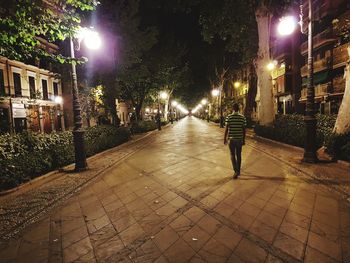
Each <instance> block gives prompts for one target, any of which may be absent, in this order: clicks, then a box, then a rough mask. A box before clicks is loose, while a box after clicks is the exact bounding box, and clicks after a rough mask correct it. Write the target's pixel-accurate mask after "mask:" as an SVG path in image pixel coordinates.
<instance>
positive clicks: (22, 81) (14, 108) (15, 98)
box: [0, 57, 65, 133]
mask: <svg viewBox="0 0 350 263" xmlns="http://www.w3.org/2000/svg"><path fill="white" fill-rule="evenodd" d="M61 98H62V90H61V79H60V77H59V75H58V74H55V73H53V72H52V71H50V70H47V69H43V68H39V67H37V66H32V65H28V64H25V63H22V62H19V61H14V60H9V59H7V58H5V57H0V132H21V131H23V130H31V131H35V132H45V133H49V132H52V131H62V130H64V129H65V125H64V120H63V118H62V111H63V104H62V99H61Z"/></svg>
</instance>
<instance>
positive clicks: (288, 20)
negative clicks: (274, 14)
mask: <svg viewBox="0 0 350 263" xmlns="http://www.w3.org/2000/svg"><path fill="white" fill-rule="evenodd" d="M297 24H298V22H297V20H296V19H295V18H294V17H293V16H285V17H282V18H281V19H280V22H279V23H278V26H277V32H278V34H279V35H281V36H288V35H290V34H292V33H293V32H294V30H295V29H296V27H297Z"/></svg>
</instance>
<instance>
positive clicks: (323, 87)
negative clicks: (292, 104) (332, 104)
mask: <svg viewBox="0 0 350 263" xmlns="http://www.w3.org/2000/svg"><path fill="white" fill-rule="evenodd" d="M328 89H329V83H325V84H319V85H315V98H322V97H324V96H326V95H328ZM306 96H307V88H303V89H302V90H301V96H300V99H301V100H306Z"/></svg>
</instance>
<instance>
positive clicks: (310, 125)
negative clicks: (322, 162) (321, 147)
mask: <svg viewBox="0 0 350 263" xmlns="http://www.w3.org/2000/svg"><path fill="white" fill-rule="evenodd" d="M308 8H309V14H308V31H307V34H308V59H307V68H308V82H307V96H306V110H305V115H304V122H305V127H306V138H305V145H304V157H303V161H304V162H307V163H315V162H317V161H318V159H317V154H316V124H317V120H316V117H315V87H314V79H313V77H314V60H313V10H312V0H308ZM300 10H301V22H300V25H301V26H302V24H303V21H302V16H303V13H302V5H301V6H300ZM296 27H297V22H296V19H294V18H292V17H290V16H288V17H284V18H281V20H280V23H279V25H278V33H279V34H280V35H281V36H286V35H290V34H292V33H293V31H294V30H295V28H296ZM301 32H302V33H304V32H303V28H301Z"/></svg>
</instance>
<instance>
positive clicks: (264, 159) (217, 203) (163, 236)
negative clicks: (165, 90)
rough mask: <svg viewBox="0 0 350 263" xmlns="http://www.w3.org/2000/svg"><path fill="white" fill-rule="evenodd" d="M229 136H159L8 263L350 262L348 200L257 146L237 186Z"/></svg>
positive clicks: (18, 248)
mask: <svg viewBox="0 0 350 263" xmlns="http://www.w3.org/2000/svg"><path fill="white" fill-rule="evenodd" d="M222 133H223V130H222V129H219V128H218V127H215V126H212V125H208V124H207V123H206V122H203V121H200V120H198V119H195V118H186V119H184V120H182V121H180V122H179V123H177V124H176V125H174V126H173V127H172V128H169V129H167V130H164V131H162V132H161V133H159V134H158V135H157V136H154V137H152V140H150V141H149V142H145V146H146V147H142V148H141V149H140V150H139V151H137V152H135V153H134V154H133V155H131V156H130V157H128V158H126V159H125V160H124V161H123V162H121V163H119V164H117V165H114V166H113V167H111V168H110V169H108V170H106V171H105V172H104V173H102V174H100V175H99V176H98V177H97V178H96V179H94V180H93V181H92V182H91V183H89V184H88V185H86V186H85V187H84V188H82V189H80V191H78V192H76V193H75V194H74V195H72V196H71V197H70V198H68V199H67V200H66V201H65V202H64V203H63V204H61V205H58V206H57V207H56V208H55V209H53V210H52V211H51V212H50V214H49V215H46V216H43V217H42V218H41V220H40V221H39V222H37V223H36V224H34V225H32V226H30V227H27V228H26V229H25V231H24V232H23V233H22V234H21V236H20V237H17V238H12V239H10V240H9V241H7V242H6V243H4V244H3V246H2V248H1V249H0V258H1V260H2V261H3V262H22V261H23V262H350V207H349V203H348V202H347V201H346V199H345V198H344V196H343V195H342V193H341V192H339V191H337V189H335V188H332V187H329V185H328V184H323V183H322V182H320V180H317V179H314V178H313V177H311V176H308V175H306V174H305V173H304V172H301V169H302V168H300V167H295V166H294V164H293V165H291V164H290V163H287V162H286V161H285V160H284V161H281V160H280V159H278V158H276V156H277V154H276V155H275V154H274V151H275V150H276V151H277V153H278V154H282V156H281V157H279V158H282V157H283V151H282V150H281V149H280V148H278V147H273V145H272V146H271V145H268V144H266V143H263V142H256V141H255V140H253V139H249V140H248V141H247V145H246V146H245V147H244V150H243V160H244V161H243V167H242V175H241V177H240V178H239V179H238V180H232V175H233V174H232V168H231V165H230V161H229V156H228V149H227V147H225V146H224V145H223V144H222V136H223V134H222ZM286 155H288V154H286ZM282 160H283V158H282ZM331 169H333V168H332V167H325V168H324V170H327V172H329V173H331V171H330V170H331ZM336 171H337V172H338V171H342V172H344V174H346V171H343V170H338V168H337V169H336ZM34 255H35V256H34Z"/></svg>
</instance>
